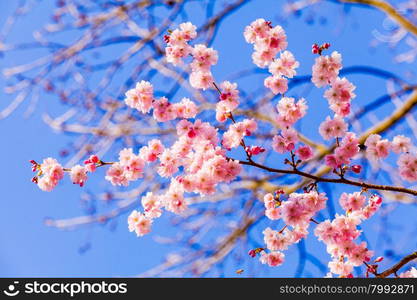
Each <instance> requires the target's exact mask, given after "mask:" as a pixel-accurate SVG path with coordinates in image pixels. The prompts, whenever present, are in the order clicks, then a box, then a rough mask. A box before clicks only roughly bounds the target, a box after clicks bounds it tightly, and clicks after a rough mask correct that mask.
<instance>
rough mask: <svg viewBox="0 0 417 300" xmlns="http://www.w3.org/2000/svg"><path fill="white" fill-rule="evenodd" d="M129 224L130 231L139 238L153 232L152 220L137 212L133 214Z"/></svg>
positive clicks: (129, 218)
mask: <svg viewBox="0 0 417 300" xmlns="http://www.w3.org/2000/svg"><path fill="white" fill-rule="evenodd" d="M127 222H128V227H129V231H130V232H132V231H134V232H135V233H136V235H137V236H143V235H145V234H148V233H149V232H150V231H151V225H152V219H150V218H148V217H146V216H145V215H144V214H142V213H139V212H138V211H136V210H134V211H132V212H131V214H130V215H129V217H128V219H127Z"/></svg>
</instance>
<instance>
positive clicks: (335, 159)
mask: <svg viewBox="0 0 417 300" xmlns="http://www.w3.org/2000/svg"><path fill="white" fill-rule="evenodd" d="M358 153H359V139H358V138H357V137H356V134H354V133H353V132H347V133H346V134H345V136H344V137H343V139H342V141H341V142H340V143H339V145H338V146H337V147H336V148H335V150H334V153H333V154H328V155H326V156H325V158H324V159H325V162H326V165H328V166H329V167H332V168H333V169H337V168H340V167H341V166H343V165H349V164H350V160H351V159H352V158H354V157H355V156H356V154H358Z"/></svg>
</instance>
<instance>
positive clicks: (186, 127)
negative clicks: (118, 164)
mask: <svg viewBox="0 0 417 300" xmlns="http://www.w3.org/2000/svg"><path fill="white" fill-rule="evenodd" d="M244 123H245V124H246V123H248V130H254V129H253V124H251V122H250V120H248V121H247V122H246V121H245V122H244ZM255 125H256V123H255ZM255 129H256V126H255ZM177 134H178V135H179V138H178V140H177V141H176V142H175V143H174V144H173V145H172V146H171V147H170V148H163V146H162V145H159V144H157V143H155V142H152V143H150V144H149V145H148V146H146V147H142V148H141V150H140V151H139V157H142V158H144V159H146V158H148V159H147V162H151V161H155V160H156V159H159V166H158V168H157V172H158V174H159V175H160V176H162V177H173V176H174V174H175V173H177V172H178V171H179V168H180V167H182V168H183V170H184V173H183V174H181V175H179V176H177V177H176V178H172V179H171V183H170V185H169V187H168V188H167V189H166V191H165V193H163V194H160V195H157V194H154V193H152V192H148V193H147V194H146V195H145V196H143V197H142V206H143V208H144V213H142V214H139V213H137V211H134V212H132V215H131V216H132V217H131V218H129V219H128V225H129V229H130V231H135V232H136V234H137V235H138V236H141V235H144V234H146V233H148V232H149V230H150V226H151V224H152V222H153V219H155V218H159V217H160V216H161V214H162V208H165V210H167V211H170V212H173V213H175V214H181V213H183V212H184V211H185V210H186V209H187V206H188V205H187V200H186V198H185V197H184V194H185V192H189V193H199V194H201V195H211V194H213V193H214V192H215V191H216V186H217V185H218V184H219V183H221V182H230V181H231V180H233V179H235V178H236V176H237V175H238V174H239V173H240V172H241V170H242V167H241V165H240V164H239V162H238V161H234V160H231V159H227V158H226V156H225V150H224V149H222V148H220V147H219V146H217V144H218V143H219V138H218V137H217V130H216V129H215V128H214V127H213V126H211V125H210V124H209V123H207V122H204V123H203V122H201V120H196V121H195V122H194V123H191V122H189V121H187V120H181V121H180V122H178V124H177ZM152 151H154V153H152ZM129 154H130V155H132V154H131V153H129ZM120 160H121V159H120ZM113 167H114V165H112V167H111V168H113ZM109 170H110V169H109ZM138 216H140V217H138Z"/></svg>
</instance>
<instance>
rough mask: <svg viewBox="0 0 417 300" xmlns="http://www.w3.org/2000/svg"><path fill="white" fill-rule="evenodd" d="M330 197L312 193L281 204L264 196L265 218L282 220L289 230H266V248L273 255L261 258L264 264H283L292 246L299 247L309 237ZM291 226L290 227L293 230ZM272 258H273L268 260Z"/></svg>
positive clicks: (270, 195)
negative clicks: (302, 240)
mask: <svg viewBox="0 0 417 300" xmlns="http://www.w3.org/2000/svg"><path fill="white" fill-rule="evenodd" d="M326 201H327V197H326V196H325V194H324V193H320V194H319V193H317V192H316V191H310V192H308V193H303V194H298V193H292V194H290V195H289V196H288V199H287V200H286V201H281V200H280V199H279V197H278V199H277V197H274V196H273V195H272V194H266V195H265V196H264V205H265V208H266V210H265V215H266V216H267V217H268V218H270V219H271V220H277V219H282V220H283V221H284V222H285V224H286V226H285V227H284V228H283V229H282V230H280V231H275V230H272V229H271V228H269V227H268V228H266V229H265V230H264V232H263V234H264V241H265V244H266V247H267V249H268V250H270V251H271V252H270V253H269V254H267V253H264V254H263V255H261V262H262V263H267V264H268V265H270V266H277V265H280V264H282V262H283V261H284V254H283V253H282V252H280V251H283V250H287V249H288V247H289V246H290V245H292V244H295V243H298V242H299V241H300V240H301V239H302V238H304V237H306V236H307V234H308V231H307V229H308V227H309V225H310V221H311V220H312V218H313V216H314V215H315V214H316V213H317V212H318V211H319V210H321V209H323V208H324V207H325V206H326ZM288 226H291V227H292V229H290V228H289V227H288ZM269 256H272V257H271V258H269Z"/></svg>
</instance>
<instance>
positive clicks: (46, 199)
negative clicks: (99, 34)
mask: <svg viewBox="0 0 417 300" xmlns="http://www.w3.org/2000/svg"><path fill="white" fill-rule="evenodd" d="M283 2H284V1H282V2H281V1H272V0H271V1H270V0H265V1H264V0H263V1H251V2H249V3H248V4H246V5H244V6H243V7H242V8H241V9H239V10H238V11H237V12H235V13H234V14H232V15H230V16H229V17H227V19H226V20H225V21H224V22H223V23H222V26H221V27H220V30H219V31H218V33H217V36H216V39H215V41H214V43H213V47H214V48H216V49H217V50H218V51H219V57H220V59H219V63H218V65H217V66H216V67H215V68H214V69H213V72H214V75H215V76H216V78H218V81H221V80H224V79H227V78H228V77H227V76H228V75H229V74H232V73H234V72H235V71H236V70H241V69H245V68H254V67H255V66H254V65H253V64H252V63H251V58H250V55H251V51H252V49H251V45H248V44H246V43H245V41H244V39H243V35H242V31H243V29H244V27H245V26H246V25H247V24H249V23H250V22H251V21H253V20H255V19H256V18H264V19H269V20H272V21H273V23H274V24H281V25H282V26H283V27H284V28H285V30H286V32H287V35H288V42H289V50H290V51H292V52H293V53H294V55H295V56H296V58H297V59H298V60H299V61H300V64H301V66H300V68H299V71H298V73H299V74H300V75H307V74H309V73H310V70H311V66H312V64H313V62H314V56H313V55H312V54H311V52H310V49H311V45H312V44H313V43H315V42H319V43H321V42H330V43H331V45H332V46H331V47H332V49H334V50H338V51H340V52H341V53H342V55H343V64H344V66H345V67H349V66H354V65H363V66H372V67H377V68H384V69H385V70H388V71H391V72H394V73H396V74H398V75H399V76H403V77H404V78H406V76H407V74H408V73H409V72H413V70H414V71H415V67H416V65H415V63H414V64H396V63H394V62H393V59H392V58H393V50H390V49H389V47H387V46H386V45H385V44H383V45H381V46H379V47H377V48H375V49H371V48H370V47H369V43H370V40H371V39H373V37H374V36H373V33H372V32H373V30H383V29H381V28H382V24H383V21H384V18H385V17H384V15H383V14H382V13H380V12H377V11H375V10H370V9H366V8H359V7H354V8H352V9H350V10H349V14H348V15H346V16H343V14H342V12H343V7H342V6H340V5H336V4H332V3H327V4H324V5H322V6H320V10H318V11H316V12H317V14H318V16H319V17H316V18H315V22H314V23H313V24H309V22H306V19H307V20H308V14H309V13H312V12H313V11H312V10H307V11H304V13H303V14H302V16H301V17H299V18H296V17H293V16H292V17H289V18H288V19H287V20H282V19H278V18H277V16H279V14H280V12H281V10H282V3H283ZM11 3H12V1H1V2H0V9H1V13H0V21H1V22H0V23H1V24H3V23H4V21H5V19H6V18H7V16H8V14H9V13H10V12H11V11H12V9H13V4H11ZM51 3H52V1H51V2H49V3H48V4H45V2H43V3H42V4H39V5H38V7H37V8H36V9H35V11H33V12H32V13H30V14H29V15H28V16H27V17H25V18H24V19H22V20H21V22H20V23H19V24H18V26H16V28H15V29H14V30H13V32H12V34H11V36H10V38H9V39H8V40H7V41H8V42H17V41H21V42H22V41H25V40H30V39H31V32H32V31H33V28H38V27H40V26H41V25H42V24H44V23H45V22H46V21H45V15H48V14H49V13H50V9H51V7H50V6H49V5H51ZM194 9H195V11H196V12H197V6H196V7H195V8H193V7H191V8H190V13H189V16H190V21H192V22H195V23H197V24H198V22H199V20H198V18H199V16H198V14H193V11H194ZM324 17H325V18H326V20H325V21H324V20H323V18H324ZM319 20H321V22H320V21H319ZM68 38H71V37H70V36H68ZM105 55H108V56H109V57H110V55H112V54H111V53H107V54H105ZM38 56H39V54H38V53H37V52H36V51H33V52H31V51H20V52H19V51H16V52H13V53H11V54H6V56H3V58H2V59H1V60H0V67H1V68H2V69H3V68H4V67H7V66H11V65H14V64H18V63H22V62H27V61H30V60H31V59H33V58H35V57H38ZM139 59H140V58H139ZM237 66H238V68H237ZM347 76H348V78H349V80H351V81H352V82H354V83H355V84H356V85H357V90H356V94H357V95H358V96H357V98H356V99H355V100H354V102H355V104H356V105H357V107H358V106H361V105H363V104H366V103H369V102H370V101H372V100H373V99H375V98H377V97H379V96H381V95H383V94H385V82H384V80H381V79H378V78H374V77H370V76H365V75H358V74H350V75H347ZM263 77H264V76H263V75H261V76H260V75H256V76H250V77H247V78H245V79H241V80H240V81H239V86H240V88H241V89H243V90H245V91H246V92H248V91H254V90H256V89H258V88H259V87H260V86H261V85H262V80H263ZM0 88H1V89H3V88H4V81H3V80H2V81H0ZM302 91H303V89H302V88H300V89H297V90H295V91H294V95H300V94H301V93H302ZM322 92H323V90H317V89H316V90H313V91H312V92H311V93H310V94H309V96H308V97H307V101H308V104H309V119H308V121H304V122H302V123H301V124H300V125H299V126H301V129H302V130H303V132H304V133H305V134H306V135H308V136H311V137H317V126H318V124H319V123H320V121H321V120H322V119H323V118H324V117H325V116H326V115H323V110H325V109H327V108H326V105H325V101H324V100H323V99H322V97H321V94H322ZM0 93H1V99H2V101H1V102H0V108H4V107H6V106H7V104H8V103H10V101H11V99H12V96H11V95H8V94H5V93H3V91H1V92H0ZM181 93H184V92H181ZM27 107H28V105H27V104H26V103H24V104H23V105H22V106H21V107H19V108H18V109H17V110H16V111H15V112H14V113H13V114H12V115H11V116H9V117H8V118H6V119H4V120H0V136H1V137H2V147H1V148H0V157H1V158H2V172H1V173H0V186H1V187H2V194H1V201H0V238H1V240H2V246H1V247H0V276H5V277H16V276H26V277H36V276H41V277H47V276H60V277H71V276H81V277H82V276H86V277H88V276H102V277H106V276H114V277H118V276H135V275H137V274H140V273H142V272H144V271H146V270H147V269H149V268H151V267H152V266H155V265H156V264H158V263H160V262H161V261H162V259H163V257H164V255H165V254H166V253H167V252H168V251H171V250H172V247H168V246H163V245H160V244H158V243H156V242H155V241H154V240H153V237H154V235H156V234H157V235H165V236H169V237H173V236H174V235H175V231H174V230H173V229H172V227H171V225H170V224H169V218H167V217H163V218H162V219H160V220H158V221H157V222H156V223H155V226H154V228H153V234H151V235H147V236H145V237H143V238H140V239H138V238H136V236H135V235H134V234H131V233H129V232H128V230H127V227H126V217H127V215H126V214H125V215H123V216H122V217H121V218H119V219H117V220H116V221H115V222H112V223H111V224H106V225H105V226H104V225H103V226H101V225H95V226H90V227H84V228H81V229H77V230H72V231H60V230H57V229H54V228H50V227H47V226H45V225H44V223H43V222H44V220H45V218H46V217H53V218H57V219H58V218H70V217H74V216H79V215H82V214H84V213H85V210H84V208H83V207H82V205H81V203H80V200H79V199H80V193H81V191H80V188H79V187H77V186H74V185H72V184H71V183H69V181H68V180H64V182H63V183H62V184H60V185H59V187H58V188H56V189H55V190H54V191H53V192H52V193H45V192H42V191H40V190H39V189H38V188H37V187H36V186H35V185H34V184H33V183H31V182H30V178H31V176H32V173H31V171H30V164H29V163H28V161H29V160H30V159H35V160H39V161H40V160H41V159H42V158H44V157H48V156H58V153H59V151H60V150H61V149H62V148H63V147H65V146H67V145H69V144H70V143H71V142H72V141H73V140H74V139H75V137H74V136H72V135H62V134H58V133H56V132H53V131H52V130H51V129H50V128H49V127H48V126H47V125H46V124H45V123H44V122H43V121H42V113H43V112H45V111H47V112H49V113H50V114H51V115H58V114H59V112H61V111H62V109H63V108H62V106H61V105H60V104H59V102H58V101H57V99H55V98H54V97H53V96H51V95H48V94H41V97H40V100H39V103H38V106H37V108H36V111H35V112H34V113H33V114H32V115H31V116H30V117H29V118H25V117H24V112H25V109H27ZM390 109H391V108H390V107H386V108H382V109H380V110H379V111H378V113H379V114H380V115H381V116H382V117H383V116H385V115H386V114H387V113H389V111H390ZM326 113H327V112H326ZM401 129H402V127H401V126H399V127H398V128H397V132H398V131H399V132H401ZM116 151H117V148H115V149H114V151H113V152H114V153H116ZM107 158H108V160H112V159H113V158H114V157H112V155H110V154H108V155H107ZM96 176H97V177H100V176H101V178H102V177H103V176H104V171H103V170H100V171H99V172H98V173H97V174H96ZM89 184H90V186H88V185H87V187H86V189H91V190H99V191H100V190H103V189H109V188H110V187H109V184H108V183H107V182H104V181H101V180H92V181H91V182H89ZM328 188H329V187H328ZM332 188H333V187H332ZM340 191H341V190H340ZM340 191H338V190H337V191H336V193H335V195H337V194H338V192H339V193H340ZM98 206H99V208H103V207H102V206H103V205H102V204H100V203H99V204H98ZM110 208H111V207H110ZM389 208H390V209H391V208H394V207H393V206H389ZM103 209H109V208H103ZM391 214H392V216H391V217H390V222H391V223H388V225H387V224H385V225H384V226H387V228H386V229H387V230H390V231H392V232H393V233H394V234H395V233H396V232H397V233H398V232H403V233H402V234H401V235H400V236H399V238H398V239H397V240H396V243H395V245H393V248H394V249H395V251H397V250H399V251H400V252H401V251H402V252H403V253H406V252H407V251H408V250H409V249H413V247H414V248H415V246H416V240H415V239H410V236H412V234H413V233H414V234H415V232H413V230H414V231H415V228H416V227H417V226H415V225H416V219H415V215H416V206H415V205H413V206H411V205H409V206H404V205H402V206H401V205H400V206H398V207H396V206H395V209H394V211H393V212H392V213H391ZM231 219H233V216H231ZM268 224H269V223H268V221H263V222H261V224H259V225H258V227H257V228H256V229H254V232H253V234H252V235H253V236H256V235H258V236H257V237H256V239H257V240H258V242H259V243H260V242H261V241H262V236H261V235H260V232H261V231H262V229H263V228H264V227H265V225H268ZM269 225H270V224H269ZM269 225H268V226H269ZM379 226H380V223H379V219H378V220H375V221H370V222H369V223H368V224H365V228H364V229H365V232H366V233H367V235H366V237H367V238H368V239H369V241H370V242H371V245H375V243H376V240H377V237H378V236H377V234H376V232H377V230H378V228H379ZM413 228H414V229H413ZM413 243H414V244H413ZM306 245H307V248H308V250H309V251H311V252H314V253H319V254H318V257H320V258H327V257H328V256H327V254H325V253H324V250H325V247H324V245H323V244H320V243H318V242H317V241H315V240H314V238H313V239H308V240H307V241H306ZM83 247H84V248H85V247H87V248H88V249H87V251H80V249H82V248H83ZM248 250H249V249H248ZM380 255H382V254H380ZM287 257H288V258H287V262H286V264H285V265H283V266H282V267H280V268H276V269H273V270H267V268H264V267H259V266H258V268H260V270H261V272H262V273H261V274H262V276H293V274H294V272H295V269H296V263H297V258H298V254H297V250H296V247H293V248H291V249H290V250H289V251H288V254H287ZM245 259H247V260H249V259H250V258H249V257H247V258H245ZM390 262H391V263H392V261H389V260H388V261H387V262H386V263H387V265H389V264H390ZM242 266H243V267H244V268H246V263H242ZM236 268H237V267H236V265H235V264H233V263H230V264H228V263H226V264H225V268H224V273H221V274H211V275H213V276H236V274H235V270H236ZM248 270H249V271H247V272H246V273H244V276H257V273H256V272H255V271H253V273H251V271H250V269H248ZM323 275H324V274H323V272H322V271H320V270H317V269H316V268H315V267H314V266H311V265H310V266H308V267H307V271H306V272H305V273H304V274H303V276H323Z"/></svg>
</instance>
